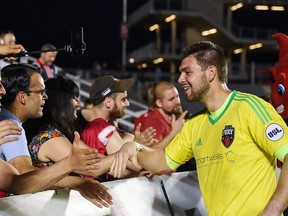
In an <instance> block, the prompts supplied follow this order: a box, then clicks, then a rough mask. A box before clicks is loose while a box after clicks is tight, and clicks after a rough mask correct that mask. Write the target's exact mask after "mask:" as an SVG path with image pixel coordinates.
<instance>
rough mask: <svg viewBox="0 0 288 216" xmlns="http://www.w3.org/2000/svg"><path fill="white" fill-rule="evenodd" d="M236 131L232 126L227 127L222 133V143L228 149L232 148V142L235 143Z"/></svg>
mask: <svg viewBox="0 0 288 216" xmlns="http://www.w3.org/2000/svg"><path fill="white" fill-rule="evenodd" d="M234 135H235V129H234V127H232V125H227V126H225V128H224V129H223V131H222V138H221V141H222V143H223V145H224V146H225V147H226V148H229V146H231V144H232V142H233V141H234Z"/></svg>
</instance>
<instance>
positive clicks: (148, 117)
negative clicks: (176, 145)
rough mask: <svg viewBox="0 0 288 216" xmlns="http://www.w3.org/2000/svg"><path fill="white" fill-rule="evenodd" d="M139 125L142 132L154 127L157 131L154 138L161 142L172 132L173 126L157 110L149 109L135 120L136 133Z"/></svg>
mask: <svg viewBox="0 0 288 216" xmlns="http://www.w3.org/2000/svg"><path fill="white" fill-rule="evenodd" d="M139 123H141V129H140V131H141V132H142V131H144V130H145V129H147V128H148V127H153V128H154V129H155V130H156V136H155V137H154V138H155V139H157V140H159V141H160V140H162V139H163V138H164V137H165V136H167V134H168V133H169V132H170V131H171V125H170V124H169V122H167V120H166V119H165V118H164V116H163V115H162V114H161V113H160V112H159V111H158V109H156V108H151V109H149V110H148V111H147V112H146V113H144V114H142V115H141V116H140V117H138V118H137V119H136V120H135V122H134V131H135V129H136V127H137V125H138V124H139Z"/></svg>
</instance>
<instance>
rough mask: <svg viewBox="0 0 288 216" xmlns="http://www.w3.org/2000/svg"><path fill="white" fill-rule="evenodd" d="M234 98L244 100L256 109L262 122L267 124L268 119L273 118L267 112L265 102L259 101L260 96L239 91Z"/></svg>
mask: <svg viewBox="0 0 288 216" xmlns="http://www.w3.org/2000/svg"><path fill="white" fill-rule="evenodd" d="M234 100H236V101H244V102H246V103H247V104H249V105H250V107H251V108H252V110H254V112H255V114H256V115H257V116H258V118H259V119H260V121H261V122H262V124H266V123H267V122H268V121H270V120H272V117H271V116H270V114H269V113H268V112H267V110H266V108H265V107H264V106H263V104H262V103H261V102H260V101H259V99H258V98H256V97H255V96H251V95H249V96H248V95H247V94H243V93H241V92H238V94H237V95H235V97H234Z"/></svg>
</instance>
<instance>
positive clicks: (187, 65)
mask: <svg viewBox="0 0 288 216" xmlns="http://www.w3.org/2000/svg"><path fill="white" fill-rule="evenodd" d="M179 71H180V76H179V78H178V83H179V84H180V85H181V86H182V87H183V89H184V92H185V94H186V99H187V101H190V102H203V101H204V98H205V96H206V94H207V92H208V91H209V88H210V86H209V82H208V80H207V77H206V73H205V71H202V70H201V67H200V65H199V64H198V63H197V61H196V58H195V57H193V56H192V55H189V56H188V57H186V58H184V59H183V60H182V62H181V65H180V67H179Z"/></svg>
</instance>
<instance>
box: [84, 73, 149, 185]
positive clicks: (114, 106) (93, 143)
mask: <svg viewBox="0 0 288 216" xmlns="http://www.w3.org/2000/svg"><path fill="white" fill-rule="evenodd" d="M131 84H132V79H124V80H119V79H116V78H114V77H113V76H103V77H100V78H98V79H96V80H95V81H94V82H93V84H92V86H91V88H90V95H89V96H90V100H91V101H93V105H94V106H93V108H92V110H91V112H92V113H93V117H92V118H91V119H93V120H91V121H90V122H89V123H88V124H87V126H86V127H85V128H84V130H83V131H82V132H81V139H82V140H83V141H84V143H86V144H87V145H88V146H90V147H91V148H95V149H97V150H98V151H99V153H101V154H104V155H112V154H114V153H116V152H117V151H118V150H119V149H120V148H121V146H122V144H123V143H124V142H125V141H124V140H123V139H124V138H122V137H121V135H122V133H123V132H122V131H121V130H120V129H119V128H118V127H117V126H116V125H114V124H112V123H110V122H109V121H111V122H113V121H114V120H115V119H117V118H121V117H123V116H124V115H125V109H126V108H127V107H128V106H129V101H128V99H127V90H128V89H129V88H130V86H131ZM147 133H148V134H149V135H148V137H150V136H151V138H149V139H152V137H153V133H154V131H151V134H150V132H149V131H148V132H147ZM133 138H134V137H132V138H131V139H130V140H133ZM139 171H140V169H135V167H133V166H132V164H130V165H129V166H128V170H126V172H127V173H126V174H125V176H124V177H132V176H136V175H139ZM105 180H112V179H111V178H109V176H107V175H105V176H102V181H105Z"/></svg>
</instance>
